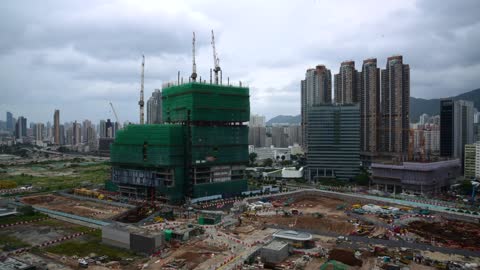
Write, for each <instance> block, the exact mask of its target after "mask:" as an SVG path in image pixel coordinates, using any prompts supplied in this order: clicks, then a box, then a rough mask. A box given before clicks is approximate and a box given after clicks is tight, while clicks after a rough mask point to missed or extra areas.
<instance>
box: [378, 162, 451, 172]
mask: <svg viewBox="0 0 480 270" xmlns="http://www.w3.org/2000/svg"><path fill="white" fill-rule="evenodd" d="M454 166H460V160H459V159H450V160H442V161H435V162H403V164H385V163H372V168H380V169H394V170H412V171H433V170H436V169H439V168H445V167H454Z"/></svg>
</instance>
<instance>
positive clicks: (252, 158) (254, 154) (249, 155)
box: [248, 152, 258, 165]
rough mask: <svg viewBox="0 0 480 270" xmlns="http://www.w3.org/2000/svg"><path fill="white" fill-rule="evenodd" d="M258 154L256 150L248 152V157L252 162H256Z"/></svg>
mask: <svg viewBox="0 0 480 270" xmlns="http://www.w3.org/2000/svg"><path fill="white" fill-rule="evenodd" d="M257 157H258V155H257V153H255V152H252V153H250V154H248V159H249V160H250V164H251V165H253V164H255V159H257Z"/></svg>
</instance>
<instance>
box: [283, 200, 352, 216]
mask: <svg viewBox="0 0 480 270" xmlns="http://www.w3.org/2000/svg"><path fill="white" fill-rule="evenodd" d="M343 204H345V202H344V201H342V200H339V199H333V198H327V197H311V196H308V197H299V198H296V199H295V201H294V202H293V203H292V204H291V205H290V207H288V208H290V209H293V208H295V209H298V210H299V211H301V212H303V213H316V212H317V213H322V214H326V215H338V216H345V213H344V212H343V210H337V206H339V205H343Z"/></svg>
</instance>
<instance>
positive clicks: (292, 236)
mask: <svg viewBox="0 0 480 270" xmlns="http://www.w3.org/2000/svg"><path fill="white" fill-rule="evenodd" d="M273 237H275V238H281V239H288V240H295V241H308V240H312V235H311V234H309V233H307V232H298V231H292V230H282V231H278V232H276V233H274V234H273Z"/></svg>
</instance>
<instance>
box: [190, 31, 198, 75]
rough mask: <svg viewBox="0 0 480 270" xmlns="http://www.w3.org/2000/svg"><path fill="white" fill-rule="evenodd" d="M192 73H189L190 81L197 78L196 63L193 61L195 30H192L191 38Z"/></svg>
mask: <svg viewBox="0 0 480 270" xmlns="http://www.w3.org/2000/svg"><path fill="white" fill-rule="evenodd" d="M192 62H193V63H192V75H190V78H192V81H194V82H195V81H196V80H197V64H196V63H195V32H193V39H192Z"/></svg>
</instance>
